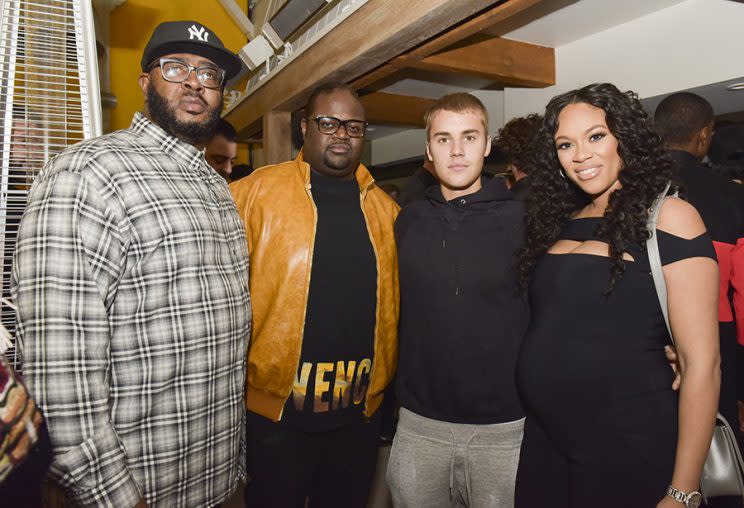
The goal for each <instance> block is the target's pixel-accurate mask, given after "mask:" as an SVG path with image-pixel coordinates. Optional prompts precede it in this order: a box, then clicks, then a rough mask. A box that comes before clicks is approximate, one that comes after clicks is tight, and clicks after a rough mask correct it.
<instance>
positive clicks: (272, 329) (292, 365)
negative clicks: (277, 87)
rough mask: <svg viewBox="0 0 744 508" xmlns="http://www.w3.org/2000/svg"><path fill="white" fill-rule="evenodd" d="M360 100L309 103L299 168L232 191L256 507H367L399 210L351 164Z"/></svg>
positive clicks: (389, 369) (355, 156)
mask: <svg viewBox="0 0 744 508" xmlns="http://www.w3.org/2000/svg"><path fill="white" fill-rule="evenodd" d="M366 125H367V124H366V122H365V114H364V108H363V107H362V104H361V103H360V102H359V99H358V97H357V95H356V93H355V92H354V91H353V90H352V89H351V88H349V87H348V86H346V85H344V84H341V83H331V84H328V85H324V86H322V87H320V88H319V89H317V90H316V91H315V92H313V94H312V95H311V97H310V99H309V101H308V105H307V108H306V114H305V118H303V119H302V121H301V129H302V133H303V136H304V147H303V150H302V151H301V152H300V154H299V156H298V157H297V159H295V160H293V161H288V162H284V163H282V164H277V165H273V166H266V167H264V168H260V169H258V170H256V171H255V172H254V173H253V174H251V175H250V176H249V177H247V178H244V179H242V180H240V181H237V182H235V183H233V184H232V185H231V187H230V188H231V191H232V193H233V196H234V198H235V202H236V204H237V207H238V211H239V213H240V215H241V217H242V219H243V221H244V222H245V226H246V236H247V239H248V250H249V254H250V291H251V299H252V307H253V329H252V337H251V342H250V346H249V350H248V376H247V385H246V407H247V408H248V454H249V458H248V473H249V475H250V477H251V481H250V482H249V484H248V487H247V488H246V497H245V503H246V506H250V507H252V508H253V507H264V506H267V507H268V506H271V507H276V508H283V507H287V508H294V507H303V506H305V502H306V499H307V500H308V501H309V506H322V507H336V506H338V507H342V506H343V507H357V506H358V507H363V506H365V505H366V500H367V494H368V491H369V486H370V482H371V479H372V475H373V473H374V468H375V462H376V456H377V441H378V436H379V427H380V422H379V420H380V419H379V412H378V411H377V410H378V408H379V407H380V404H381V403H382V399H383V392H384V390H385V388H386V387H387V385H388V384H389V383H390V381H391V380H392V378H393V375H394V373H395V368H396V362H397V353H398V344H397V328H398V311H399V294H398V271H397V270H398V269H397V255H396V250H395V240H394V236H393V223H394V222H395V218H396V216H397V214H398V206H397V205H396V204H395V203H394V201H393V200H392V199H390V198H389V197H388V196H387V195H386V194H385V192H384V191H382V190H381V189H380V188H379V187H377V185H376V184H375V182H374V179H373V178H372V176H371V175H370V173H369V171H368V170H367V168H365V167H364V166H363V165H362V164H360V163H359V160H360V157H361V153H362V149H363V144H364V134H365V131H366Z"/></svg>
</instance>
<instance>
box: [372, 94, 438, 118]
mask: <svg viewBox="0 0 744 508" xmlns="http://www.w3.org/2000/svg"><path fill="white" fill-rule="evenodd" d="M361 101H362V104H363V105H364V111H365V112H366V114H367V121H368V122H369V123H375V124H387V125H407V126H411V127H424V113H426V110H427V109H429V107H430V106H431V105H432V104H433V103H434V100H433V99H423V98H421V97H411V96H409V95H396V94H390V93H382V92H377V93H371V94H368V95H364V96H362V97H361Z"/></svg>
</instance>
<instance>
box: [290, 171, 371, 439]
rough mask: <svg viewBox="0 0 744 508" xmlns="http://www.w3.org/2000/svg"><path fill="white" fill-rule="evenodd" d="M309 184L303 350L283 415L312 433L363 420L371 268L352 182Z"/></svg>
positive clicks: (319, 178) (315, 177) (317, 179)
mask: <svg viewBox="0 0 744 508" xmlns="http://www.w3.org/2000/svg"><path fill="white" fill-rule="evenodd" d="M310 183H311V193H312V197H313V201H314V202H315V206H316V208H317V213H318V220H317V228H316V233H315V247H314V250H313V260H312V271H311V276H310V289H309V295H308V303H307V314H306V316H305V331H304V336H303V342H302V353H301V356H300V363H299V366H298V369H297V374H296V378H295V385H294V389H293V393H292V395H290V397H289V399H288V400H287V404H286V411H285V416H286V419H287V420H288V421H289V422H291V423H292V424H294V425H297V426H299V427H300V428H302V429H303V430H305V431H310V432H317V431H325V430H332V429H334V428H338V427H340V426H342V425H345V424H348V423H352V422H356V421H361V420H362V410H363V409H364V400H365V396H366V393H367V387H368V385H369V375H370V373H371V372H372V366H373V361H374V347H373V345H374V329H375V311H376V302H377V268H376V260H375V254H374V250H373V247H372V244H371V242H370V238H369V233H368V231H367V224H366V222H365V219H364V215H363V213H362V208H361V205H360V201H359V200H360V193H359V185H358V184H357V182H356V180H355V179H352V180H341V179H338V178H330V177H327V176H323V175H319V174H317V173H315V172H312V173H311V177H310Z"/></svg>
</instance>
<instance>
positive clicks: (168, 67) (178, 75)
mask: <svg viewBox="0 0 744 508" xmlns="http://www.w3.org/2000/svg"><path fill="white" fill-rule="evenodd" d="M155 67H160V73H161V74H162V75H163V79H164V80H166V81H170V82H171V83H183V82H184V81H186V80H187V79H189V76H190V75H191V72H192V71H196V79H198V80H199V83H201V84H202V85H203V86H204V87H205V88H220V87H222V84H223V83H224V82H225V71H224V70H222V69H219V68H217V67H213V66H211V65H203V66H201V67H194V66H193V65H189V64H187V63H186V62H184V61H182V60H176V59H174V58H161V59H160V60H159V61H157V62H155V63H154V64H153V65H152V66H151V67H150V70H153V69H154V68H155Z"/></svg>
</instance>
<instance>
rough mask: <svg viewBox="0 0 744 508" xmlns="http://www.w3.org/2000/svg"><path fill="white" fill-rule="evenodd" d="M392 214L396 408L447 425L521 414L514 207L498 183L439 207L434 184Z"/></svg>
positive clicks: (517, 214) (522, 311) (521, 319)
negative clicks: (397, 299) (397, 302)
mask: <svg viewBox="0 0 744 508" xmlns="http://www.w3.org/2000/svg"><path fill="white" fill-rule="evenodd" d="M426 198H427V199H426V200H423V201H417V202H414V203H411V204H410V205H408V206H407V207H406V208H404V209H403V211H402V212H401V213H400V215H399V216H398V220H397V221H396V223H395V237H396V242H397V246H398V262H399V270H400V295H401V315H400V327H399V340H400V346H399V361H398V377H397V393H398V397H399V401H400V403H401V405H402V406H403V407H405V408H406V409H409V410H411V411H413V412H414V413H417V414H419V415H422V416H425V417H428V418H433V419H436V420H440V421H449V422H455V423H474V424H489V423H501V422H507V421H512V420H516V419H519V418H521V417H522V416H523V411H522V407H521V405H520V403H519V399H518V396H517V390H516V386H515V380H514V370H515V365H516V359H517V353H518V350H519V346H520V343H521V340H522V336H523V335H524V332H525V330H526V327H527V323H528V319H529V311H528V307H527V302H526V299H525V298H524V297H521V296H518V295H516V293H515V286H516V269H515V264H516V263H515V261H516V258H515V253H516V250H517V248H518V247H519V246H520V244H521V241H522V229H523V228H522V216H523V208H522V204H521V202H519V201H518V200H516V199H515V198H514V196H513V194H512V193H511V192H509V191H508V190H507V189H506V186H505V185H504V181H503V179H502V178H494V179H493V180H491V181H488V182H485V183H484V187H483V188H482V189H481V190H479V191H477V192H475V193H473V194H470V195H467V196H462V197H459V198H457V199H454V200H452V201H447V200H446V199H444V197H443V196H442V193H441V191H440V189H439V187H438V186H436V187H432V188H430V189H429V190H427V193H426Z"/></svg>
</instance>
